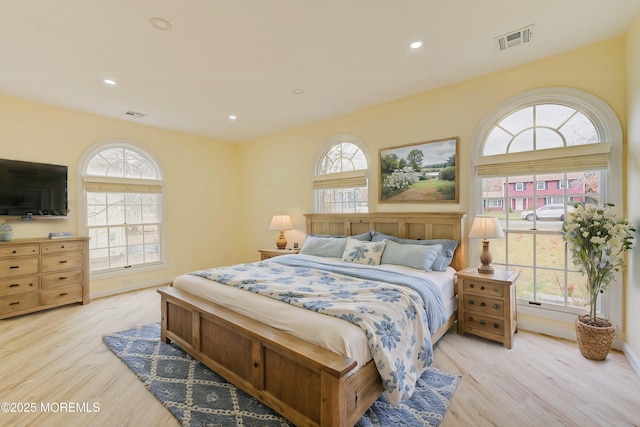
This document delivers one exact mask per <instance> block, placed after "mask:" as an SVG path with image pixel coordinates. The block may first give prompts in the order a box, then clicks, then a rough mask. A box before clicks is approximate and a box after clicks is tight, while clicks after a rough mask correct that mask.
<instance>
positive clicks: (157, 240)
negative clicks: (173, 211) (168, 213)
mask: <svg viewBox="0 0 640 427" xmlns="http://www.w3.org/2000/svg"><path fill="white" fill-rule="evenodd" d="M82 170H83V189H84V195H85V197H84V198H83V199H84V203H85V209H86V227H87V232H88V235H89V237H90V238H91V240H90V251H89V253H90V265H91V273H92V274H95V273H104V272H113V271H121V270H124V269H132V268H139V267H146V266H150V265H158V264H161V263H162V234H163V233H162V175H161V172H160V168H159V166H158V164H157V163H156V161H155V160H154V159H153V157H151V155H149V154H148V153H146V152H144V151H143V150H141V149H140V148H137V147H135V146H133V145H131V144H128V143H110V144H105V145H101V146H100V147H98V148H97V149H95V150H93V151H91V152H90V153H88V155H87V156H86V157H85V161H84V165H83V167H82Z"/></svg>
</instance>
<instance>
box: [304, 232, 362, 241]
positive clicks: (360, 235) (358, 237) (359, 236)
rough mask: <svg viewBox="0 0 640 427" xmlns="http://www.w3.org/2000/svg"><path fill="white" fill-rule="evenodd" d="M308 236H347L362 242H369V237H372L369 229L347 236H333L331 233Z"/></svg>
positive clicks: (338, 237)
mask: <svg viewBox="0 0 640 427" xmlns="http://www.w3.org/2000/svg"><path fill="white" fill-rule="evenodd" d="M309 236H313V237H327V238H332V239H346V238H347V237H351V238H352V239H358V240H361V241H363V242H370V241H371V237H372V236H371V232H370V231H367V232H366V233H362V234H358V235H356V236H347V235H341V236H333V235H331V234H309Z"/></svg>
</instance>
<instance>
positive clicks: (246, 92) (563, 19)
mask: <svg viewBox="0 0 640 427" xmlns="http://www.w3.org/2000/svg"><path fill="white" fill-rule="evenodd" d="M639 9H640V0H607V1H606V2H605V1H602V0H562V1H559V0H535V1H521V0H520V1H518V0H482V1H478V0H402V1H392V0H323V1H320V0H190V1H178V0H135V1H131V0H111V1H96V0H56V1H51V0H28V1H9V0H2V1H0V95H4V96H9V97H16V98H22V99H27V100H33V101H38V102H42V103H46V104H52V105H58V106H62V107H67V108H71V109H74V110H79V111H86V112H90V113H94V114H98V115H102V116H107V117H112V118H117V119H122V120H129V121H132V122H136V123H141V124H145V125H149V126H155V127H161V128H166V129H173V130H178V131H182V132H188V133H193V134H197V135H203V136H207V137H212V138H216V139H220V140H225V141H232V142H241V141H246V140H251V139H255V138H259V137H262V136H266V135H269V134H273V133H276V132H279V131H282V130H285V129H289V128H293V127H296V126H300V125H303V124H306V123H312V122H316V121H320V120H324V119H328V118H331V117H335V116H340V115H343V114H346V113H349V112H352V111H357V110H360V109H363V108H366V107H369V106H372V105H377V104H381V103H384V102H388V101H392V100H395V99H399V98H402V97H406V96H409V95H413V94H416V93H420V92H424V91H427V90H429V89H433V88H436V87H440V86H443V85H446V84H450V83H454V82H457V81H461V80H465V79H469V78H472V77H475V76H479V75H483V74H487V73H491V72H494V71H497V70H500V69H505V68H508V67H512V66H515V65H519V64H522V63H526V62H529V61H533V60H536V59H539V58H543V57H546V56H549V55H554V54H557V53H560V52H563V51H567V50H571V49H575V48H578V47H580V46H585V45H588V44H592V43H595V42H598V41H601V40H606V39H609V38H613V37H616V36H620V35H623V34H625V32H626V31H627V29H628V28H629V25H630V23H631V21H632V20H633V18H634V16H636V14H637V13H638V11H639ZM154 18H160V19H161V20H164V21H159V23H160V24H164V25H167V24H168V25H169V28H164V29H163V28H157V27H156V26H154V25H152V21H153V22H157V20H154ZM531 24H535V28H534V39H533V41H532V42H531V43H528V44H526V45H521V46H518V47H515V48H511V49H507V50H505V51H502V52H498V50H497V49H496V47H495V44H494V38H495V37H496V36H500V35H503V34H506V33H510V32H512V31H514V30H517V29H520V28H522V27H526V26H528V25H531ZM417 39H421V40H424V46H423V47H422V48H420V49H415V50H414V49H411V48H409V47H408V45H409V43H410V42H412V41H414V40H417ZM106 78H109V79H113V80H115V81H116V83H117V84H116V85H115V86H109V85H106V84H105V83H104V81H103V80H104V79H106ZM296 92H302V93H296ZM127 111H129V112H135V113H142V114H144V116H143V117H135V116H130V115H127V114H126V112H127ZM230 115H236V116H237V119H236V120H230V119H229V116H230Z"/></svg>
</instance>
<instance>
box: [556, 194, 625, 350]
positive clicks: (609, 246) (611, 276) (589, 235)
mask: <svg viewBox="0 0 640 427" xmlns="http://www.w3.org/2000/svg"><path fill="white" fill-rule="evenodd" d="M575 208H576V209H575V211H574V212H570V213H569V214H568V215H567V220H566V221H565V222H564V224H563V225H562V232H563V236H564V240H565V241H566V242H567V247H568V249H569V252H570V253H571V257H572V260H573V264H574V265H575V266H577V267H578V269H579V270H580V271H581V272H582V273H583V274H584V275H585V276H586V279H587V283H586V285H587V294H588V304H589V314H585V315H582V316H579V317H578V318H577V319H576V336H577V340H578V347H579V348H580V351H581V353H582V354H583V356H585V357H587V358H589V359H594V360H604V359H605V358H606V357H607V354H608V353H609V350H611V344H612V343H613V338H614V336H615V330H616V326H615V325H613V324H611V322H609V321H608V320H607V319H603V318H599V317H597V306H598V297H599V296H600V294H602V293H604V292H605V291H606V290H607V288H608V287H609V286H610V285H611V283H612V282H614V281H615V276H616V272H618V271H620V269H621V268H622V266H623V264H624V252H626V251H627V250H629V249H631V246H632V243H633V237H634V232H635V231H636V230H635V228H633V226H632V225H631V224H630V223H629V221H628V220H627V219H625V218H620V217H619V216H618V215H617V214H616V212H615V206H614V205H613V204H611V203H607V204H605V205H604V207H598V206H597V205H595V204H592V203H578V204H576V205H575Z"/></svg>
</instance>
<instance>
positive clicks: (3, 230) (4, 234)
mask: <svg viewBox="0 0 640 427" xmlns="http://www.w3.org/2000/svg"><path fill="white" fill-rule="evenodd" d="M11 239H13V227H11V226H10V225H9V224H0V242H10V241H11Z"/></svg>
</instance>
